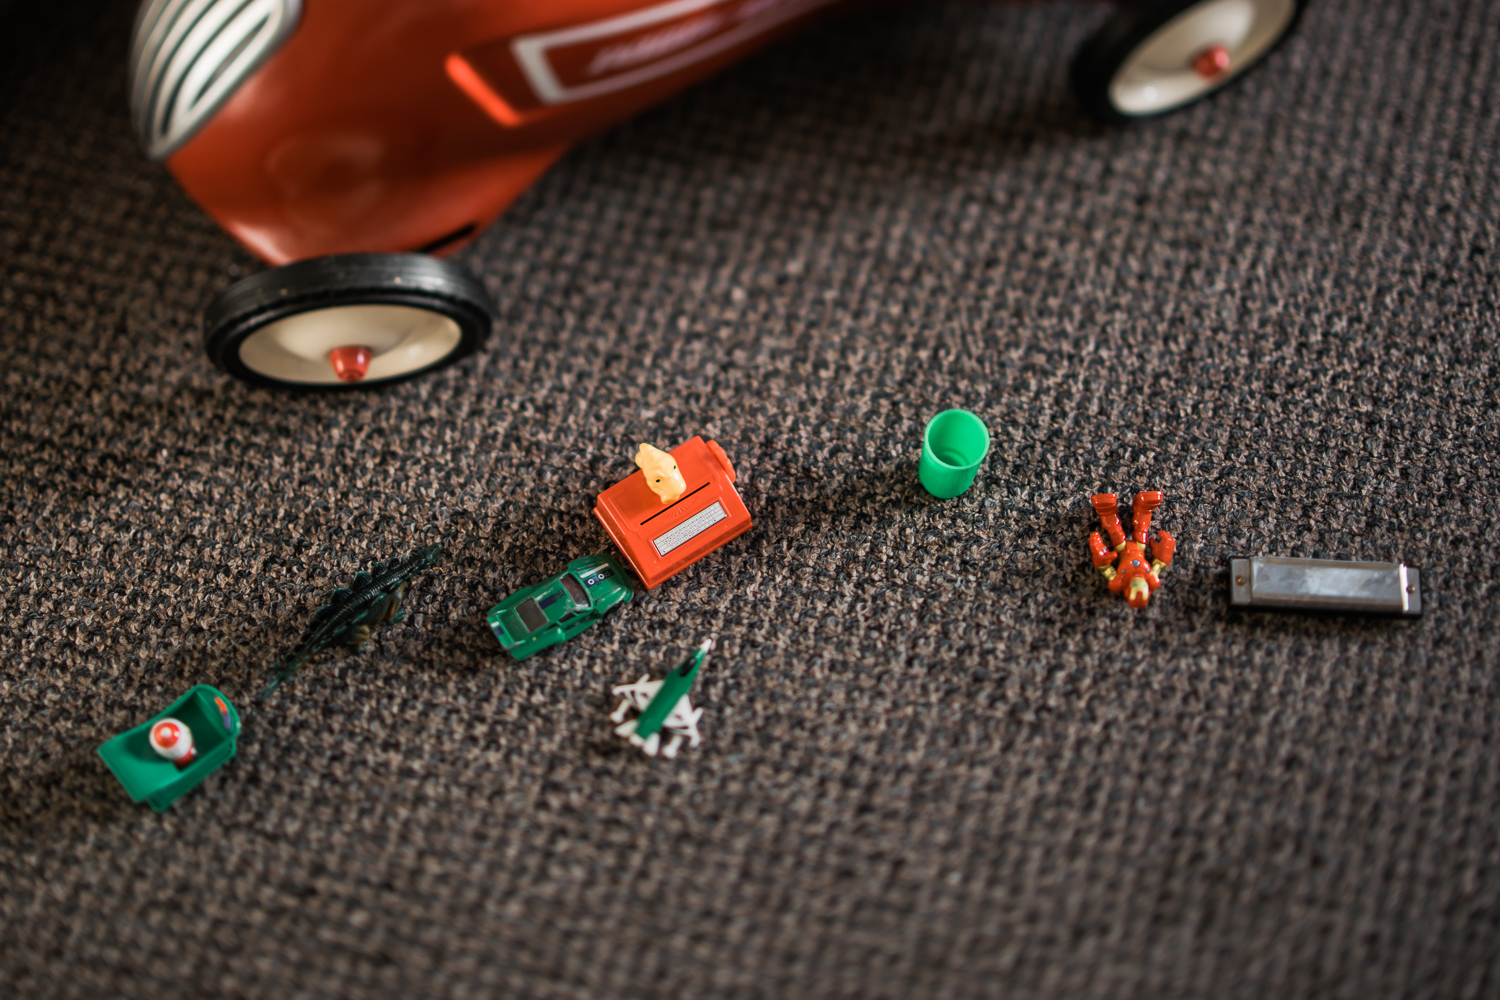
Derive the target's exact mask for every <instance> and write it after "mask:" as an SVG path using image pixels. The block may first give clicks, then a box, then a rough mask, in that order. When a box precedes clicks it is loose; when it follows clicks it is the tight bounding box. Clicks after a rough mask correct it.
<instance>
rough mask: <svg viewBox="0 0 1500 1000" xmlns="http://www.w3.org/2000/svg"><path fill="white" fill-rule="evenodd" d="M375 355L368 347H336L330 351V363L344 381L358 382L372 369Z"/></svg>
mask: <svg viewBox="0 0 1500 1000" xmlns="http://www.w3.org/2000/svg"><path fill="white" fill-rule="evenodd" d="M373 356H374V355H372V354H371V353H370V349H369V348H368V347H335V348H334V349H333V350H331V351H329V352H328V363H329V364H331V365H333V373H334V374H335V375H337V376H338V377H339V378H340V379H341V380H342V381H344V382H358V381H359V380H360V379H362V378H364V377H365V372H367V371H369V370H370V358H371V357H373Z"/></svg>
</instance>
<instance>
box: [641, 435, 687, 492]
mask: <svg viewBox="0 0 1500 1000" xmlns="http://www.w3.org/2000/svg"><path fill="white" fill-rule="evenodd" d="M635 464H636V465H638V466H640V467H641V471H642V472H644V473H645V474H646V485H647V486H649V487H651V492H652V493H655V494H656V495H657V496H659V497H661V502H662V503H672V502H673V501H675V500H676V499H677V498H678V497H680V496H682V494H683V492H684V491H686V490H687V483H686V482H685V481H684V480H683V478H682V473H681V471H679V470H678V468H677V460H676V459H674V458H673V457H672V456H671V455H669V454H667V453H666V452H664V451H662V450H661V449H660V448H657V447H656V446H654V445H649V444H646V443H645V442H644V441H643V442H641V447H640V450H639V451H637V452H636V453H635Z"/></svg>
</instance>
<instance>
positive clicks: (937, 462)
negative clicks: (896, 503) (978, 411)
mask: <svg viewBox="0 0 1500 1000" xmlns="http://www.w3.org/2000/svg"><path fill="white" fill-rule="evenodd" d="M989 450H990V430H989V428H988V427H986V426H984V421H983V420H980V419H979V418H978V417H976V416H974V414H972V413H970V412H969V411H968V410H944V411H943V412H942V413H939V414H938V415H937V416H935V417H933V418H932V419H931V420H929V421H927V430H926V431H925V432H923V434H922V460H921V461H920V462H919V463H917V478H918V479H920V480H921V481H922V488H923V489H925V490H926V491H927V492H928V493H931V494H932V495H933V496H935V497H937V498H938V499H940V500H947V499H948V498H949V497H956V496H958V495H959V494H960V493H962V492H963V491H964V490H966V489H968V488H969V487H970V486H972V485H973V484H974V476H975V474H976V473H978V472H979V463H980V462H982V461H984V456H985V455H987V454H988V453H989Z"/></svg>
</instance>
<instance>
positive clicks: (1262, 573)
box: [1229, 556, 1422, 618]
mask: <svg viewBox="0 0 1500 1000" xmlns="http://www.w3.org/2000/svg"><path fill="white" fill-rule="evenodd" d="M1229 603H1230V605H1231V606H1232V607H1238V608H1264V609H1266V610H1272V609H1276V610H1282V611H1350V612H1355V613H1359V614H1373V615H1404V616H1406V617H1409V618H1416V617H1418V616H1420V615H1421V614H1422V579H1421V574H1419V573H1418V572H1417V571H1416V570H1415V569H1412V568H1411V567H1409V566H1407V565H1406V564H1405V563H1388V562H1339V561H1337V560H1333V559H1282V558H1279V557H1276V556H1253V557H1251V558H1249V559H1231V560H1230V561H1229Z"/></svg>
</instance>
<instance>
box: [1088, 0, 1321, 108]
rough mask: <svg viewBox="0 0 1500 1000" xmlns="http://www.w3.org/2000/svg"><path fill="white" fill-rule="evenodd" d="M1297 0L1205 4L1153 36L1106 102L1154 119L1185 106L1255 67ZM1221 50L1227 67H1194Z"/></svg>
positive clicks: (1119, 75)
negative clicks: (1212, 69) (1214, 70)
mask: <svg viewBox="0 0 1500 1000" xmlns="http://www.w3.org/2000/svg"><path fill="white" fill-rule="evenodd" d="M1296 13H1297V3H1296V0H1205V2H1204V3H1200V4H1197V5H1195V6H1193V7H1191V8H1189V9H1188V10H1185V11H1183V12H1182V13H1181V14H1179V15H1177V16H1176V17H1174V18H1173V19H1172V20H1170V21H1168V22H1167V23H1166V24H1164V25H1162V26H1161V27H1160V28H1158V29H1157V30H1156V31H1154V32H1152V33H1151V35H1150V36H1148V37H1147V38H1146V40H1145V41H1143V42H1142V43H1141V44H1140V45H1138V46H1136V48H1135V50H1134V51H1133V52H1131V53H1130V56H1129V58H1127V59H1126V60H1125V62H1124V63H1123V64H1121V66H1120V68H1119V70H1117V71H1116V72H1115V76H1114V79H1113V80H1111V81H1110V85H1109V99H1110V102H1111V103H1112V104H1114V106H1115V107H1116V108H1117V109H1118V110H1119V111H1120V112H1121V113H1122V114H1126V115H1154V114H1161V113H1162V112H1165V111H1170V110H1172V109H1173V108H1177V107H1181V106H1182V105H1184V104H1189V103H1191V102H1193V101H1195V100H1197V99H1198V98H1200V97H1202V96H1204V95H1205V94H1207V93H1209V92H1210V91H1213V90H1217V89H1219V88H1220V87H1222V86H1224V84H1226V83H1228V82H1229V81H1230V80H1233V79H1234V78H1235V77H1237V76H1239V75H1240V74H1241V73H1243V72H1244V71H1245V70H1247V69H1249V68H1250V67H1251V66H1253V65H1255V63H1256V62H1258V61H1259V60H1260V58H1261V57H1262V56H1264V55H1265V54H1266V53H1267V52H1269V51H1270V50H1271V48H1272V47H1273V46H1274V45H1275V44H1276V42H1277V40H1278V39H1280V38H1281V36H1282V35H1284V34H1285V33H1286V30H1287V28H1288V27H1290V26H1291V23H1292V18H1293V17H1294V16H1295V15H1296ZM1216 48H1221V49H1222V52H1223V53H1224V54H1226V55H1227V57H1228V66H1227V67H1225V68H1224V69H1223V70H1222V71H1221V72H1218V73H1215V74H1213V75H1204V74H1203V73H1201V72H1199V71H1197V70H1195V69H1194V68H1193V64H1194V61H1195V60H1197V59H1199V58H1200V57H1201V56H1203V55H1204V53H1206V52H1210V51H1213V50H1215V49H1216Z"/></svg>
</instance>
